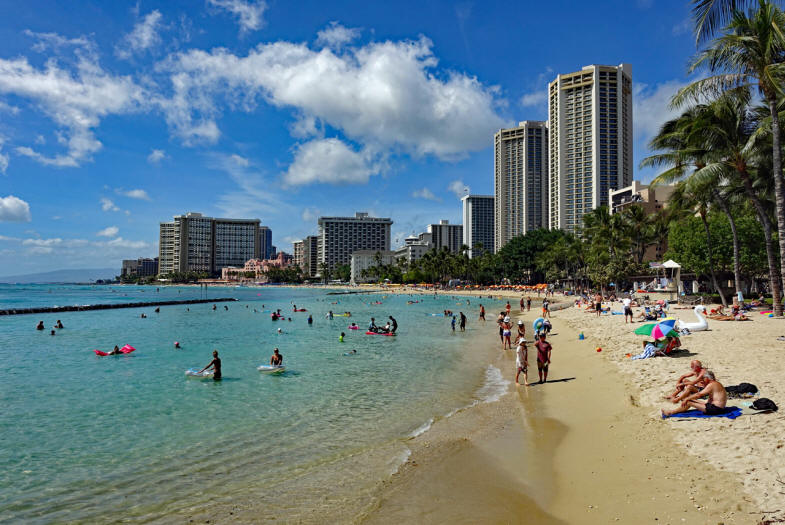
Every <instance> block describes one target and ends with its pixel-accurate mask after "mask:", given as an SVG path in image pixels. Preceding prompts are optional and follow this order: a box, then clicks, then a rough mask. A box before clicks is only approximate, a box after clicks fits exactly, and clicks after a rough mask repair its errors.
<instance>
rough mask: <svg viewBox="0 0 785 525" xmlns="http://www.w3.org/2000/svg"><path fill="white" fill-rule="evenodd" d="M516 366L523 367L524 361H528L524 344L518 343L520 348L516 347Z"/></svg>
mask: <svg viewBox="0 0 785 525" xmlns="http://www.w3.org/2000/svg"><path fill="white" fill-rule="evenodd" d="M515 355H516V358H515V366H517V367H518V368H523V365H524V363H526V356H525V355H524V353H523V345H518V348H516V349H515Z"/></svg>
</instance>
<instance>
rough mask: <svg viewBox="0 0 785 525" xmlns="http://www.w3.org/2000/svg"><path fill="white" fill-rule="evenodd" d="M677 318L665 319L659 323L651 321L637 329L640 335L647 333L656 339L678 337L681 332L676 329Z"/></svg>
mask: <svg viewBox="0 0 785 525" xmlns="http://www.w3.org/2000/svg"><path fill="white" fill-rule="evenodd" d="M675 322H676V320H675V319H672V320H671V319H664V320H662V321H660V322H659V323H649V324H645V325H643V326H639V327H638V328H636V329H635V333H636V334H638V335H645V336H647V337H651V338H653V339H654V340H657V339H664V338H666V337H678V335H679V333H678V332H677V331H676V330H675V329H674V324H675Z"/></svg>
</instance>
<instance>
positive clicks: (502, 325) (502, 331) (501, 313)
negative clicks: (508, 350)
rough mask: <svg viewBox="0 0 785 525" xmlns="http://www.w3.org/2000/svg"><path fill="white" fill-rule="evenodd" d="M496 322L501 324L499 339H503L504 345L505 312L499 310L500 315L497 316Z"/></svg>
mask: <svg viewBox="0 0 785 525" xmlns="http://www.w3.org/2000/svg"><path fill="white" fill-rule="evenodd" d="M496 324H497V325H499V339H501V341H502V347H503V346H504V312H499V317H497V318H496Z"/></svg>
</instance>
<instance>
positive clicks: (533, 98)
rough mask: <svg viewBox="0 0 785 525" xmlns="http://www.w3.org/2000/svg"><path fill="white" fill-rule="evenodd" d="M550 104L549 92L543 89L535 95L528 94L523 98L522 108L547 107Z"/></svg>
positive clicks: (534, 93)
mask: <svg viewBox="0 0 785 525" xmlns="http://www.w3.org/2000/svg"><path fill="white" fill-rule="evenodd" d="M547 102H548V90H547V89H545V88H543V89H541V90H539V91H535V92H533V93H526V94H525V95H523V96H522V97H521V106H523V107H532V106H543V107H544V106H545V104H547Z"/></svg>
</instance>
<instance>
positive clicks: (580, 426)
mask: <svg viewBox="0 0 785 525" xmlns="http://www.w3.org/2000/svg"><path fill="white" fill-rule="evenodd" d="M560 315H564V313H560V312H555V313H554V314H553V323H554V326H555V332H556V334H555V335H553V336H552V337H551V338H550V341H551V343H552V344H553V346H554V350H553V358H552V360H553V364H552V365H551V367H552V371H551V374H550V377H549V382H548V383H547V384H544V385H533V386H530V387H528V388H527V387H524V386H520V387H517V388H516V387H515V386H514V385H512V387H511V390H512V391H511V393H509V394H507V395H505V396H503V397H502V398H501V399H500V401H499V402H496V403H491V404H481V405H478V406H476V407H473V408H470V409H467V410H464V411H462V412H459V413H458V414H456V415H454V416H453V417H451V418H447V419H445V420H441V421H437V422H436V423H435V424H434V425H433V428H432V429H431V430H430V431H428V432H426V433H425V434H423V435H421V436H419V437H417V438H415V439H413V440H411V443H410V448H411V450H412V455H411V457H410V458H409V461H408V462H407V463H406V465H405V466H404V468H402V469H401V471H400V473H399V474H397V475H395V476H393V479H392V480H391V481H390V482H388V483H386V484H385V486H384V487H383V489H382V490H381V491H380V494H379V496H378V498H379V501H378V503H377V504H375V505H374V507H373V508H372V510H370V511H369V512H367V513H365V514H364V515H361V516H359V517H358V521H360V522H364V523H395V522H397V523H401V522H403V523H445V522H456V523H523V522H525V523H531V524H539V523H544V524H548V523H590V524H591V523H597V524H600V523H613V522H619V523H645V522H649V523H655V522H656V523H755V522H757V521H758V520H759V519H760V516H759V515H758V514H757V513H754V510H753V508H752V506H751V505H750V503H749V501H748V497H747V496H746V495H745V494H744V491H743V487H742V484H741V482H740V480H739V478H738V477H737V476H735V475H733V474H732V473H729V472H722V471H718V470H716V469H715V468H713V467H712V466H711V465H709V464H708V463H706V462H704V461H701V460H700V459H699V458H696V457H694V456H691V455H689V454H687V452H686V451H685V450H684V449H683V448H682V447H680V446H679V445H677V443H676V442H675V437H676V436H675V435H674V432H673V430H672V429H671V428H670V426H669V425H663V424H662V422H661V421H660V420H659V419H656V418H653V417H652V415H651V410H650V409H647V408H643V407H641V406H640V403H639V402H638V398H637V394H636V392H637V390H636V388H635V386H634V385H632V384H628V383H627V382H626V380H625V377H624V376H622V375H621V374H620V373H619V372H618V370H616V369H615V367H612V366H608V363H607V362H606V361H605V360H604V359H603V358H602V356H601V354H598V353H597V352H595V350H594V347H593V346H592V345H591V343H590V342H587V341H578V332H577V331H575V330H574V329H572V328H570V327H569V326H568V325H567V324H566V323H563V322H560V321H559V317H560ZM535 317H536V315H535V314H534V311H532V312H530V313H529V314H527V315H526V316H525V318H526V319H527V320H528V321H529V322H530V321H531V320H532V319H534V318H535ZM527 324H528V323H527ZM529 326H531V325H530V324H529ZM529 336H530V337H531V335H530V334H529ZM485 345H487V347H488V353H489V355H490V356H491V359H492V362H493V363H494V364H495V365H497V366H498V367H499V368H500V369H501V370H502V371H503V375H504V377H505V378H507V379H508V380H511V381H513V380H514V372H515V371H514V366H515V359H514V356H513V353H512V352H510V351H506V352H503V351H502V350H501V347H500V344H499V343H498V336H497V335H496V331H495V324H494V323H493V322H488V335H487V337H486V339H485ZM529 371H530V380H531V379H534V380H536V362H535V359H534V355H533V352H532V351H531V350H530V355H529ZM696 438H699V436H696Z"/></svg>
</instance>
